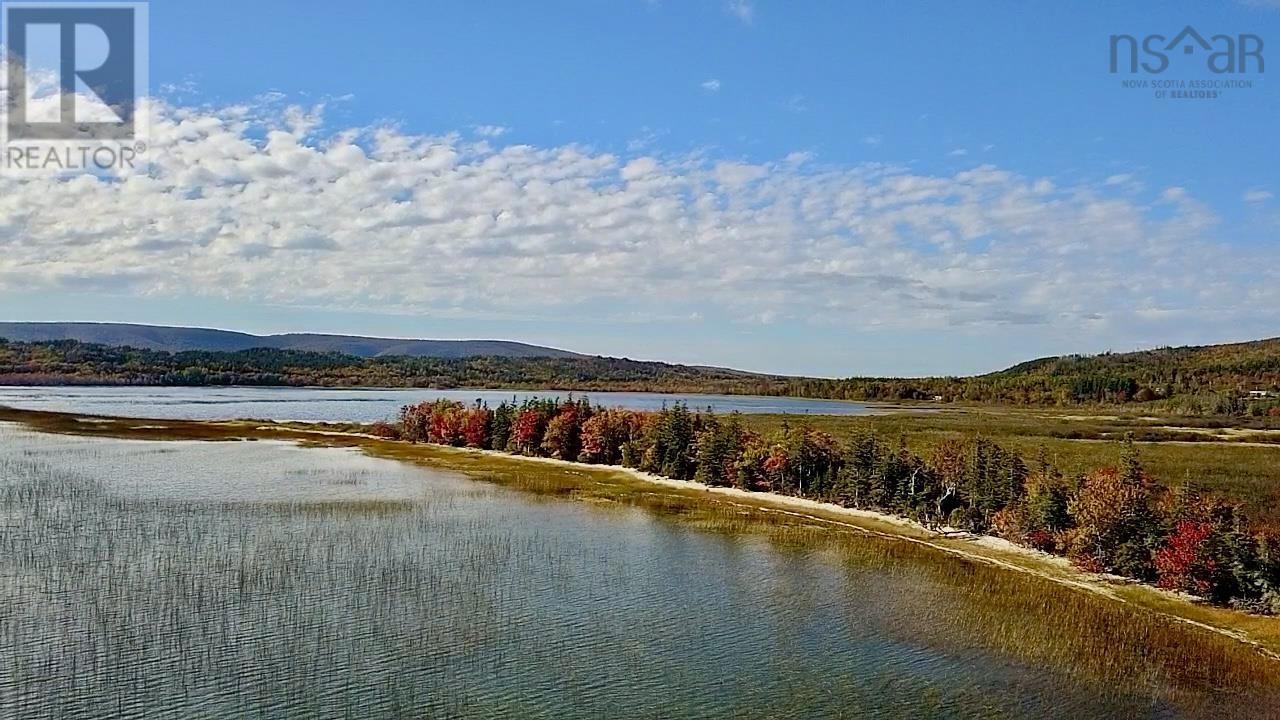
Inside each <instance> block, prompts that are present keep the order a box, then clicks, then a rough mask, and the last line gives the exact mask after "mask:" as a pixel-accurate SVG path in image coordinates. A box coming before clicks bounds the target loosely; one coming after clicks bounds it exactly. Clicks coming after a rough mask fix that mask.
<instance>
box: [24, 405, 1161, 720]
mask: <svg viewBox="0 0 1280 720" xmlns="http://www.w3.org/2000/svg"><path fill="white" fill-rule="evenodd" d="M849 562H850V561H848V560H837V559H836V558H835V557H834V556H832V555H828V554H825V553H823V552H819V551H805V550H797V549H784V548H780V547H775V546H773V545H771V544H769V543H768V542H767V541H765V540H762V539H760V538H754V537H736V536H727V535H720V534H709V533H703V532H700V531H696V530H694V529H692V528H689V527H687V526H682V525H680V524H679V523H677V522H674V521H671V520H668V519H664V518H660V517H657V516H654V515H651V514H648V513H646V512H643V511H640V510H635V509H619V508H612V507H610V508H601V507H595V506H591V505H586V504H581V503H573V502H565V501H558V500H547V499H543V498H539V497H536V496H532V495H526V494H521V493H519V492H517V491H513V490H507V489H503V488H499V487H496V486H492V485H488V484H485V483H481V482H477V481H473V480H468V479H465V478H462V477H458V476H454V475H450V474H445V473H439V472H432V471H429V470H424V469H422V468H417V467H411V466H407V465H402V464H398V463H394V462H391V461H385V460H379V459H373V458H369V457H366V456H363V455H360V454H358V453H356V452H354V451H348V450H339V449H303V448H299V447H296V446H293V445H289V444H284V443H274V442H224V443H192V442H141V441H125V440H109V439H96V438H76V437H62V436H53V435H44V434H38V433H33V432H29V431H26V430H22V429H19V428H17V427H15V426H12V425H4V424H0V718H3V719H4V720H9V719H11V718H12V719H18V718H21V719H23V720H28V719H31V718H73V719H81V718H85V719H87V718H103V717H122V718H174V719H178V718H181V719H182V720H188V719H192V718H209V719H214V718H217V719H219V720H221V719H224V718H259V717H261V718H410V717H413V718H417V717H426V718H455V717H457V718H498V717H501V718H557V719H560V718H694V717H696V718H722V717H723V718H739V717H740V718H827V717H831V718H835V717H850V718H864V717H876V718H881V717H883V718H898V717H901V718H1006V717H1007V718H1070V719H1072V720H1077V719H1079V718H1108V717H1124V718H1156V717H1177V716H1178V715H1177V713H1176V712H1175V711H1174V710H1173V709H1171V708H1168V707H1161V706H1158V705H1153V704H1152V702H1151V701H1149V700H1146V701H1144V700H1141V699H1134V698H1129V697H1125V696H1120V697H1116V696H1112V695H1111V694H1109V693H1108V692H1106V691H1105V689H1104V688H1098V687H1091V686H1086V685H1083V684H1080V683H1079V682H1078V681H1072V680H1068V679H1066V678H1065V677H1063V676H1061V675H1058V674H1055V673H1054V672H1051V671H1049V670H1046V669H1043V668H1037V667H1029V666H1026V665H1023V664H1019V663H1017V662H1014V661H1011V660H1010V659H1008V658H1005V657H1001V656H999V655H996V654H992V653H988V652H983V651H977V650H957V649H955V648H947V647H946V646H945V644H939V643H933V642H930V640H929V638H930V634H931V633H930V630H929V629H930V628H931V627H938V626H939V625H940V624H945V623H947V622H948V617H947V615H946V613H947V611H946V610H945V609H941V610H940V609H938V608H936V607H933V608H930V607H922V606H921V603H920V602H918V601H914V600H913V597H915V596H917V595H919V594H920V593H918V592H917V591H919V590H920V589H921V585H920V583H927V582H929V579H928V576H927V575H926V574H924V573H920V574H919V577H911V576H909V575H908V576H904V575H903V574H902V573H897V574H895V575H894V576H892V577H889V576H885V575H882V574H880V573H879V572H878V571H874V570H870V569H866V568H860V567H857V566H852V565H850V564H849ZM925 594H927V593H925Z"/></svg>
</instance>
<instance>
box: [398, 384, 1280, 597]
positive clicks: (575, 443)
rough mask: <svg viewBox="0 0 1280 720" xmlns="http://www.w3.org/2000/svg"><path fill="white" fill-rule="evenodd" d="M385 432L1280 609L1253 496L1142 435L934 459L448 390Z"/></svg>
mask: <svg viewBox="0 0 1280 720" xmlns="http://www.w3.org/2000/svg"><path fill="white" fill-rule="evenodd" d="M373 432H374V433H375V434H377V435H379V436H381V437H384V438H387V439H394V440H409V441H413V442H429V443H436V444H441V445H450V446H455V447H472V448H479V449H487V450H501V451H505V452H509V453H515V454H519V455H528V456H537V457H551V458H557V459H561V460H568V461H576V462H583V463H594V464H601V465H623V466H626V467H631V468H637V469H639V470H643V471H647V472H651V473H656V474H660V475H663V476H666V477H671V478H676V479H680V480H693V481H695V482H700V483H704V484H706V485H711V486H732V487H738V488H741V489H744V490H755V491H770V492H775V493H782V494H785V495H794V496H799V497H806V498H812V499H816V500H821V501H826V502H832V503H836V504H838V505H842V506H845V507H854V508H865V509H871V510H878V511H881V512H886V513H892V514H895V515H899V516H904V517H908V518H912V519H915V520H918V521H920V522H922V523H925V524H926V525H930V526H935V527H936V526H939V525H949V526H953V527H957V528H962V529H965V530H970V531H973V532H978V533H986V532H992V533H995V534H997V535H1000V536H1001V537H1004V538H1006V539H1008V540H1010V541H1013V542H1015V543H1019V544H1022V545H1025V546H1029V547H1033V548H1036V549H1039V550H1043V551H1046V552H1052V553H1057V554H1062V555H1066V556H1067V557H1069V558H1070V559H1071V560H1072V561H1073V562H1074V563H1076V564H1077V565H1079V566H1081V567H1083V568H1085V569H1088V570H1091V571H1096V572H1109V573H1115V574H1119V575H1123V576H1126V577H1130V578H1133V579H1136V580H1141V581H1144V582H1152V583H1155V584H1157V585H1159V586H1160V587H1164V588H1168V589H1172V590H1179V591H1183V592H1187V593H1191V594H1194V595H1197V596H1200V597H1203V598H1205V599H1208V600H1210V601H1213V602H1215V603H1219V604H1230V605H1234V606H1237V607H1241V608H1244V609H1247V610H1251V611H1255V612H1264V613H1273V612H1280V534H1274V533H1270V532H1263V531H1261V530H1260V529H1256V528H1254V529H1251V528H1250V527H1249V525H1248V524H1247V523H1246V521H1245V518H1244V516H1243V514H1242V512H1241V511H1240V510H1239V508H1237V507H1234V506H1231V505H1227V504H1224V503H1222V502H1219V501H1216V500H1210V499H1206V498H1203V497H1200V496H1198V495H1195V494H1193V493H1191V492H1190V491H1186V490H1175V491H1171V490H1168V489H1166V488H1164V487H1162V486H1160V485H1159V484H1157V483H1156V482H1155V481H1153V480H1152V479H1151V478H1150V477H1148V475H1147V473H1146V472H1145V471H1144V470H1143V468H1142V464H1141V462H1140V460H1139V457H1138V454H1137V451H1136V449H1135V447H1134V445H1133V443H1132V441H1128V442H1126V443H1125V444H1124V446H1123V449H1122V451H1121V453H1120V463H1119V466H1118V467H1107V468H1101V469H1098V470H1095V471H1093V472H1091V473H1088V474H1086V475H1084V476H1081V477H1077V478H1066V477H1063V475H1062V474H1061V473H1060V472H1058V471H1057V470H1056V469H1055V468H1054V467H1053V466H1052V464H1050V463H1049V462H1048V461H1047V459H1045V458H1044V457H1043V454H1042V457H1040V458H1037V459H1035V460H1033V461H1032V462H1031V463H1030V464H1029V465H1028V463H1027V462H1026V461H1025V460H1024V459H1023V458H1021V457H1020V456H1018V455H1017V454H1015V453H1013V452H1010V451H1009V450H1007V449H1005V448H1003V447H1001V446H1000V445H998V444H996V443H994V442H991V441H990V440H986V439H983V438H976V439H973V440H969V441H957V440H948V441H944V442H942V443H941V444H939V445H938V446H937V447H936V448H935V449H934V450H933V451H932V452H931V453H930V454H929V456H928V457H923V456H921V455H917V454H915V453H913V452H911V451H909V450H908V449H907V446H906V443H905V440H902V439H899V440H898V441H896V442H890V441H886V440H885V439H884V438H881V437H879V436H877V435H875V434H874V433H871V432H866V433H862V434H857V435H854V436H853V437H850V438H848V439H846V440H843V441H841V440H837V439H836V438H835V437H833V436H831V435H829V434H827V433H824V432H821V431H817V430H814V429H811V428H807V427H802V426H784V427H783V428H782V429H781V430H779V431H778V432H776V433H775V434H772V435H768V436H764V435H761V434H759V433H756V432H753V431H751V430H749V429H747V428H746V427H744V426H743V424H742V423H741V422H740V421H739V418H738V417H737V416H736V415H731V416H727V417H722V416H717V415H715V414H712V413H710V412H706V413H703V412H693V411H690V410H689V409H688V408H687V407H685V406H684V405H681V404H675V405H672V406H670V407H667V408H664V409H663V410H661V411H659V412H636V411H629V410H619V409H604V408H600V407H593V406H591V405H590V403H589V402H587V401H586V400H585V399H582V400H576V401H575V400H568V401H563V402H559V401H556V400H538V399H531V400H527V401H525V402H523V403H521V404H518V405H517V404H515V403H514V402H510V403H508V402H504V403H502V404H500V405H498V406H497V407H496V408H490V407H488V406H487V405H485V404H483V403H480V402H477V403H476V404H475V405H470V406H468V405H464V404H462V403H458V402H454V401H449V400H439V401H435V402H429V403H422V404H419V405H411V406H407V407H405V408H404V409H403V410H402V411H401V414H400V418H399V421H398V422H397V423H394V424H391V423H378V424H376V425H375V426H374V428H373Z"/></svg>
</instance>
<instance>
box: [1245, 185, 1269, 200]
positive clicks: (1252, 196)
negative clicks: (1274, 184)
mask: <svg viewBox="0 0 1280 720" xmlns="http://www.w3.org/2000/svg"><path fill="white" fill-rule="evenodd" d="M1273 197H1275V195H1273V194H1271V191H1269V190H1263V189H1262V188H1254V189H1252V190H1249V191H1248V192H1246V193H1245V194H1244V201H1245V202H1247V203H1263V202H1266V201H1268V200H1270V199H1271V198H1273Z"/></svg>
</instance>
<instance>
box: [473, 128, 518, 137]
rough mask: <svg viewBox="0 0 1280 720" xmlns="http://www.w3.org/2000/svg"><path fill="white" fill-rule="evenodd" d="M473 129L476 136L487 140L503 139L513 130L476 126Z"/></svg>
mask: <svg viewBox="0 0 1280 720" xmlns="http://www.w3.org/2000/svg"><path fill="white" fill-rule="evenodd" d="M471 129H472V130H473V131H475V134H477V135H479V136H480V137H486V138H496V137H502V136H503V135H506V134H507V133H508V132H511V128H508V127H503V126H501V125H476V126H474V127H472V128H471Z"/></svg>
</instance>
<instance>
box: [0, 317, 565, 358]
mask: <svg viewBox="0 0 1280 720" xmlns="http://www.w3.org/2000/svg"><path fill="white" fill-rule="evenodd" d="M0 338H7V339H9V340H13V341H16V342H47V341H50V340H77V341H79V342H83V343H92V344H98V345H110V346H113V347H134V348H139V349H142V350H163V351H165V352H184V351H188V350H207V351H216V352H236V351H238V350H249V349H251V348H276V349H280V350H305V351H309V352H322V353H323V352H335V353H341V354H343V355H353V356H355V357H361V358H373V357H390V356H403V357H431V358H447V359H448V358H468V357H504V358H535V357H546V358H566V359H567V358H584V357H587V356H586V355H580V354H578V353H573V352H569V351H567V350H558V349H556V348H549V347H541V346H538V345H528V344H525V343H519V342H511V341H507V340H400V339H394V338H373V337H360V336H356V335H315V334H310V333H290V334H285V335H249V334H247V333H240V332H232V331H230V330H208V329H204V328H183V327H163V326H157V325H133V324H128V323H73V322H68V323H13V322H0Z"/></svg>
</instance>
